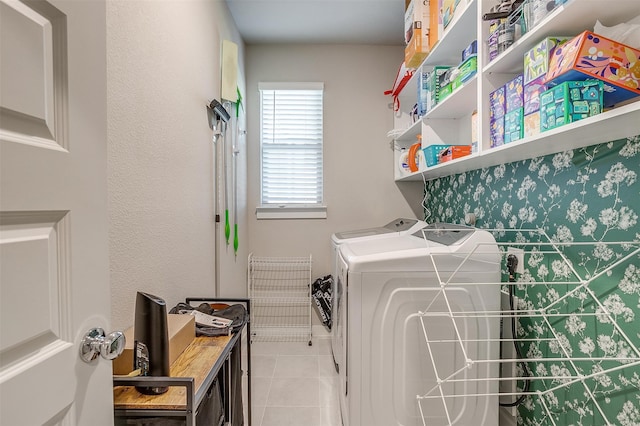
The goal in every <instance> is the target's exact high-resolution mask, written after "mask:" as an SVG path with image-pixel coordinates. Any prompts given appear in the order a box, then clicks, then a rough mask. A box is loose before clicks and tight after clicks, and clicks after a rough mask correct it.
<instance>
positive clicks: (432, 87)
mask: <svg viewBox="0 0 640 426" xmlns="http://www.w3.org/2000/svg"><path fill="white" fill-rule="evenodd" d="M449 68H451V67H441V66H437V67H433V69H432V70H431V71H429V75H428V77H427V81H426V84H427V93H428V95H427V105H426V110H427V111H430V110H432V109H433V107H435V106H436V105H437V104H438V102H440V101H441V100H442V99H443V98H442V95H441V93H440V92H441V89H442V88H441V87H440V76H441V75H443V74H444V73H445V72H447V70H448V69H449Z"/></svg>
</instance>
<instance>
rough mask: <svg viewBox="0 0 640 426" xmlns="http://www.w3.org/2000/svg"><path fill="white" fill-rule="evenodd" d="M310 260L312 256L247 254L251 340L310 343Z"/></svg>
mask: <svg viewBox="0 0 640 426" xmlns="http://www.w3.org/2000/svg"><path fill="white" fill-rule="evenodd" d="M311 261H312V259H311V256H308V257H257V256H254V255H253V254H250V255H249V263H248V292H249V299H250V302H251V331H252V333H251V334H252V336H251V338H252V340H253V341H262V342H297V341H308V342H309V345H311V336H312V333H311Z"/></svg>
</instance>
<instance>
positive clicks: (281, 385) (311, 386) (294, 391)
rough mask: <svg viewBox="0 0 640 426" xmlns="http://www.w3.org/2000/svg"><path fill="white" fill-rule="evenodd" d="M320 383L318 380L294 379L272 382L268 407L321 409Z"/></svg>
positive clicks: (273, 380) (277, 379)
mask: <svg viewBox="0 0 640 426" xmlns="http://www.w3.org/2000/svg"><path fill="white" fill-rule="evenodd" d="M319 390H320V386H319V382H318V379H317V378H292V379H279V378H275V379H272V380H271V388H270V390H269V397H268V399H267V404H266V405H267V407H319V406H320V396H319Z"/></svg>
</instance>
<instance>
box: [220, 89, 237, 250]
mask: <svg viewBox="0 0 640 426" xmlns="http://www.w3.org/2000/svg"><path fill="white" fill-rule="evenodd" d="M223 106H224V107H225V109H227V110H230V109H231V102H229V101H225V102H224V104H223ZM232 124H233V121H231V122H230V123H229V126H228V127H229V128H232V127H233V126H232ZM233 134H234V132H233V128H232V131H231V137H232V138H233ZM228 146H229V144H228V143H227V133H226V132H225V134H224V138H223V139H222V172H223V174H224V236H225V239H226V241H227V245H229V237H230V236H231V226H230V223H229V161H228V160H227V156H228V151H229V147H228Z"/></svg>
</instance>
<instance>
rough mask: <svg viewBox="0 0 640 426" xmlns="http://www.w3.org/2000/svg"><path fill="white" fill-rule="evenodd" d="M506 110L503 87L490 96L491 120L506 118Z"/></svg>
mask: <svg viewBox="0 0 640 426" xmlns="http://www.w3.org/2000/svg"><path fill="white" fill-rule="evenodd" d="M506 109H507V103H506V98H505V87H504V86H502V87H500V88H498V89H496V90H494V91H493V92H491V93H490V94H489V119H490V120H494V119H498V118H502V117H504V114H505V112H506Z"/></svg>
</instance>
